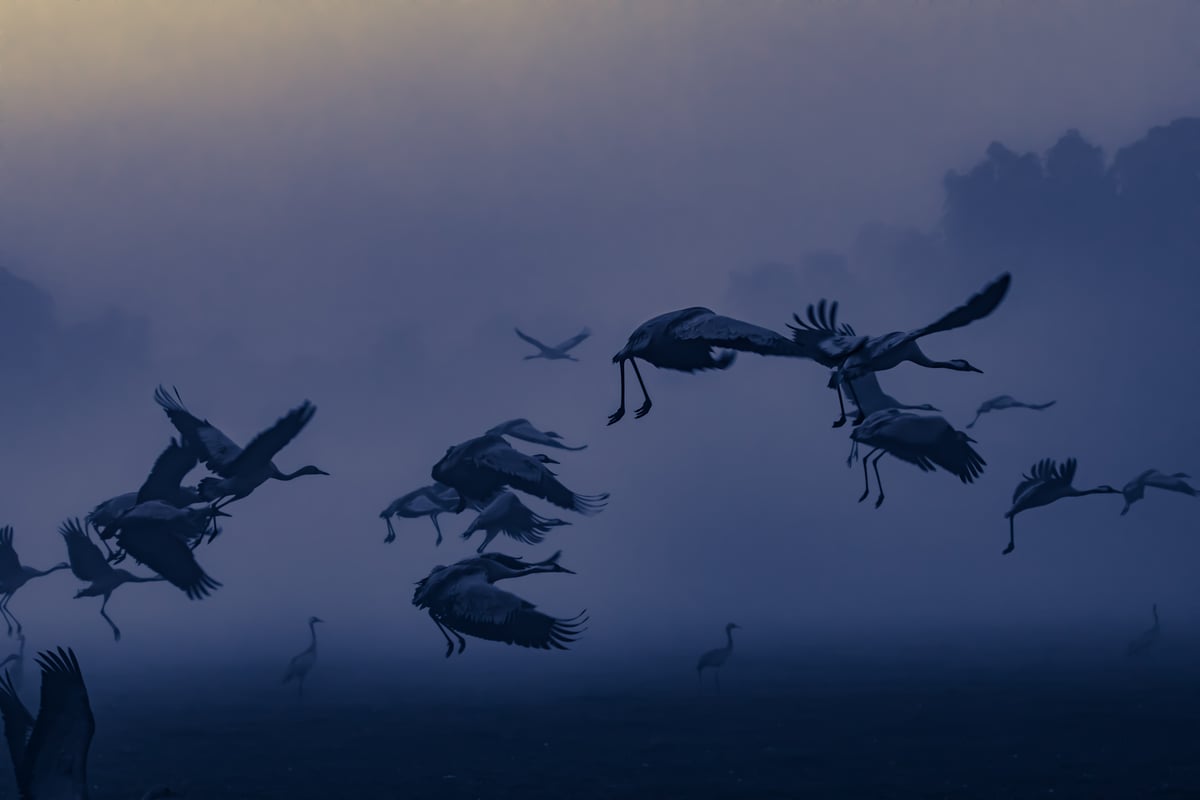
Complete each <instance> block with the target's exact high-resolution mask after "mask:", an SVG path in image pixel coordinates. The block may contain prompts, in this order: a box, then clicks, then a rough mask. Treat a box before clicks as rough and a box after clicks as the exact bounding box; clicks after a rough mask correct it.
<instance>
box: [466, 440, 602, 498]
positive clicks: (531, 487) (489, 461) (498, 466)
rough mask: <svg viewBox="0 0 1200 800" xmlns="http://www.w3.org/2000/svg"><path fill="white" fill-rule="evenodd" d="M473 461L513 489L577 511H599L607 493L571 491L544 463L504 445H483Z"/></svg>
mask: <svg viewBox="0 0 1200 800" xmlns="http://www.w3.org/2000/svg"><path fill="white" fill-rule="evenodd" d="M475 463H476V464H477V465H478V466H480V467H482V468H484V469H487V470H490V471H492V472H495V473H497V474H499V475H500V476H502V477H503V478H504V482H505V483H507V484H508V485H509V486H512V487H513V488H514V489H520V490H521V491H523V492H525V493H526V494H531V495H533V496H534V497H540V498H542V499H543V500H546V501H547V502H550V503H553V504H554V505H556V506H558V507H559V508H566V509H570V510H572V511H576V512H578V513H580V514H595V513H597V512H599V511H600V509H602V508H603V507H604V504H605V501H606V500H607V499H608V495H607V494H598V495H581V494H575V493H574V492H572V491H571V490H570V489H568V488H567V487H566V486H563V484H562V483H561V482H560V481H559V480H558V479H557V478H555V477H554V473H552V472H551V471H550V470H549V469H547V468H546V465H545V464H543V463H542V462H540V461H538V460H537V459H536V458H532V457H531V456H527V455H525V454H524V453H522V452H520V451H519V450H514V449H513V448H511V447H509V446H507V445H505V446H504V447H489V448H487V449H486V450H484V451H483V452H482V453H480V454H479V455H478V456H476V459H475Z"/></svg>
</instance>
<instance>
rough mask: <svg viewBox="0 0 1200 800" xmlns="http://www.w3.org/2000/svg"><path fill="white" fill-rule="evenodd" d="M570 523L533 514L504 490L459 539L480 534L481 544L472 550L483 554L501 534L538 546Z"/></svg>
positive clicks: (484, 508) (513, 495) (518, 499)
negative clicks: (553, 530) (481, 536)
mask: <svg viewBox="0 0 1200 800" xmlns="http://www.w3.org/2000/svg"><path fill="white" fill-rule="evenodd" d="M570 524H571V523H569V522H564V521H563V520H561V519H547V518H546V517H543V516H541V515H540V514H537V513H535V512H534V511H532V510H531V509H530V508H529V507H528V506H526V505H525V504H524V503H522V502H521V499H520V498H519V497H517V496H516V495H515V494H513V493H512V492H509V491H503V492H500V494H498V495H496V498H495V499H494V500H492V502H490V503H488V504H487V505H486V506H484V507H483V510H482V511H480V512H479V516H477V517H476V518H475V520H474V521H473V522H472V523H471V524H470V526H468V527H467V529H466V530H465V531H463V533H462V538H463V539H470V538H471V536H472V534H474V533H475V532H476V531H483V541H482V542H480V543H479V547H478V549H476V551H475V552H477V553H482V552H483V551H484V550H485V549H487V546H488V545H489V544H491V541H492V539H495V538H496V536H498V535H499V534H501V533H503V534H504V535H505V536H508V537H511V538H513V539H515V540H517V541H518V542H521V543H523V544H538V543H539V542H541V541H542V540H543V539H545V538H546V533H547V532H549V531H550V530H551V529H553V528H557V527H559V526H561V525H570Z"/></svg>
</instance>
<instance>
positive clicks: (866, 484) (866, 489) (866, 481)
mask: <svg viewBox="0 0 1200 800" xmlns="http://www.w3.org/2000/svg"><path fill="white" fill-rule="evenodd" d="M877 452H879V448H878V447H876V448H875V449H874V450H872V451H871V452H869V453H867V454H866V455H865V456H863V460H862V465H863V493H862V497H860V498H858V502H860V503H861V502H862V501H863V500H866V499H867V496H868V495H869V494H871V476H870V475H868V474H867V462H868V461H870V460H871V456H873V455H875V454H876V453H877Z"/></svg>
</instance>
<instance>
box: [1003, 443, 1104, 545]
mask: <svg viewBox="0 0 1200 800" xmlns="http://www.w3.org/2000/svg"><path fill="white" fill-rule="evenodd" d="M1076 466H1077V464H1076V461H1075V459H1073V458H1068V459H1067V460H1066V461H1064V462H1063V464H1062V466H1059V465H1057V464H1056V463H1055V462H1054V460H1053V459H1050V458H1044V459H1042V460H1041V461H1039V462H1038V463H1036V464H1034V465H1033V468H1032V469H1031V470H1029V474H1028V475H1022V476H1021V482H1020V483H1019V484H1017V488H1016V490H1015V491H1014V492H1013V499H1012V508H1010V509H1009V510H1008V511H1006V512H1005V513H1004V516H1005V517H1007V518H1008V547H1006V548H1004V554H1005V555H1007V554H1009V553H1011V552H1012V551H1013V549H1014V548H1015V547H1016V546H1017V545H1016V541H1015V539H1014V534H1013V520H1015V519H1016V516H1017V514H1020V513H1021V512H1022V511H1026V510H1028V509H1030V508H1038V507H1039V506H1047V505H1050V504H1051V503H1053V502H1054V501H1056V500H1062V499H1063V498H1064V497H1084V496H1086V495H1089V494H1120V492H1118V491H1117V490H1116V489H1114V488H1113V487H1111V486H1108V485H1107V484H1106V485H1102V486H1097V487H1096V488H1095V489H1088V490H1086V491H1080V490H1079V489H1076V488H1075V487H1074V486H1072V485H1071V481H1073V480H1075V467H1076Z"/></svg>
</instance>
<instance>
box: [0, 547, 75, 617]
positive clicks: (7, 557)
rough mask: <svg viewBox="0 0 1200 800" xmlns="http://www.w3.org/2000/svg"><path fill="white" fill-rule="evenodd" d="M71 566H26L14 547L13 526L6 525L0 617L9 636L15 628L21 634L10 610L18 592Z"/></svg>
mask: <svg viewBox="0 0 1200 800" xmlns="http://www.w3.org/2000/svg"><path fill="white" fill-rule="evenodd" d="M69 566H70V564H68V563H67V562H65V561H63V562H62V563H59V564H55V565H54V566H53V567H50V568H49V569H44V570H42V569H34V568H33V567H26V566H24V565H23V564H21V559H20V557H18V556H17V551H16V548H14V547H13V529H12V526H11V525H5V526H4V527H3V528H0V616H3V617H4V621H5V623H6V624H7V625H8V635H9V636H12V634H13V628H14V627H15V628H16V631H17V633H20V632H21V622H20V620H18V619H17V618H16V616H15V615H14V614H13V613H12V611H11V610H9V608H8V603H9V601H10V600H12V597H13V595H14V594H16V593H17V590H18V589H20V588H21V587H22V586H24V585H25V584H26V583H28V582H29V581H31V580H33V579H34V578H41V577H43V576H45V575H49V574H50V573H52V572H58V571H59V570H60V569H66V568H67V567H69Z"/></svg>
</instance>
